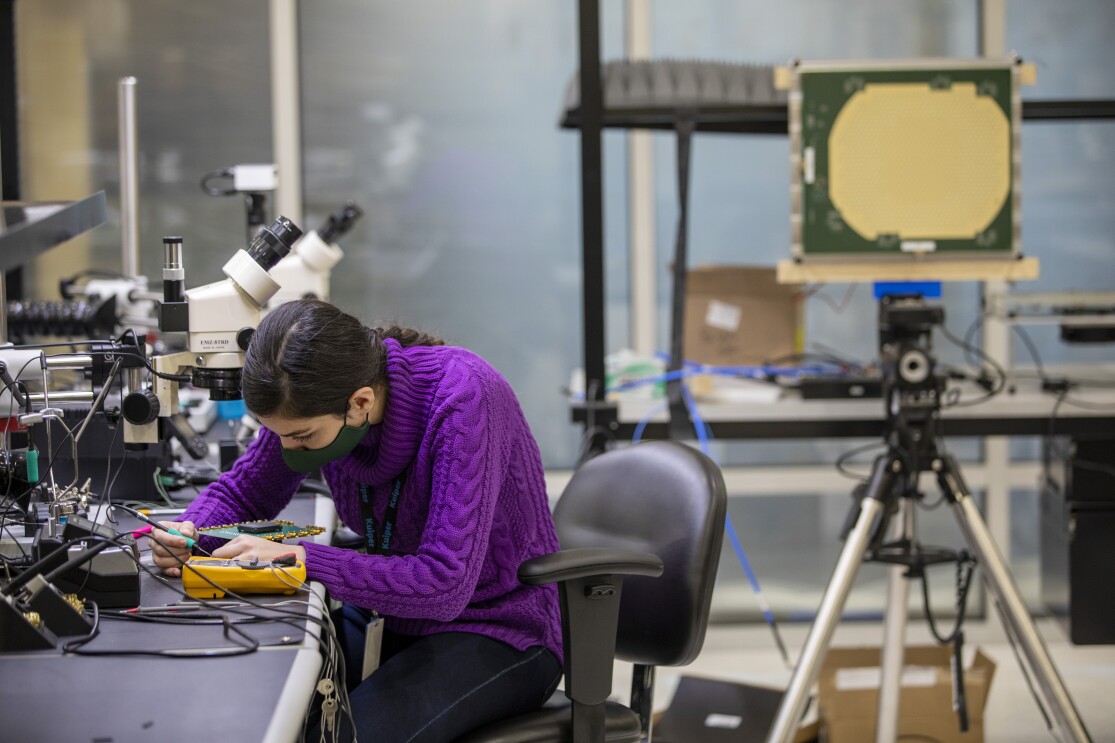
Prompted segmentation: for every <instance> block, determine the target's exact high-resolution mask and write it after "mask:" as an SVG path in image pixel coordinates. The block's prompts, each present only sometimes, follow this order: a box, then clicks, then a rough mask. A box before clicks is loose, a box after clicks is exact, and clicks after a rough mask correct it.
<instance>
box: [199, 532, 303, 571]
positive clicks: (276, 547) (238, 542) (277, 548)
mask: <svg viewBox="0 0 1115 743" xmlns="http://www.w3.org/2000/svg"><path fill="white" fill-rule="evenodd" d="M291 552H293V553H294V554H295V555H296V556H297V558H298V562H300V563H302V564H305V563H306V548H305V547H303V546H301V545H298V544H283V543H282V542H272V541H271V540H269V539H263V538H262V537H251V536H248V535H246V534H241V535H240V536H238V537H236V538H235V539H232V540H229V541H228V542H226V543H225V544H222V545H221V546H220V547H218V548H217V549H215V550H213V557H220V558H224V559H226V560H230V559H232V558H236V559H238V560H240V561H241V562H244V561H245V560H251V559H252V558H253V557H258V558H259V561H260V562H271V561H272V560H274V559H275V558H276V557H279V556H281V555H289V554H290V553H291Z"/></svg>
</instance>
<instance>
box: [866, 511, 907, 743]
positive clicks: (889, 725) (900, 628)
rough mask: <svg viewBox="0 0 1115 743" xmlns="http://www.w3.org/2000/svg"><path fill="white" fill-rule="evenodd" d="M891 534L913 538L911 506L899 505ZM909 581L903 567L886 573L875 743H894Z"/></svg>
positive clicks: (904, 648)
mask: <svg viewBox="0 0 1115 743" xmlns="http://www.w3.org/2000/svg"><path fill="white" fill-rule="evenodd" d="M898 507H899V511H898V518H897V519H896V520H895V522H894V523H895V529H894V534H895V537H896V539H897V540H899V541H904V540H907V539H913V537H914V505H913V503H911V502H910V501H909V500H907V499H905V498H903V499H902V500H901V501H900V502H899V506H898ZM909 597H910V581H909V579H908V578H907V577H906V566H905V565H892V566H891V567H890V568H889V569H888V572H887V608H886V614H885V621H884V624H883V657H882V678H881V679H880V681H879V709H878V710H877V712H876V715H877V716H876V718H875V719H876V724H875V741H876V743H891V742H892V741H895V740H898V707H899V701H900V699H901V696H902V664H903V661H904V660H905V659H906V622H907V616H908V601H909Z"/></svg>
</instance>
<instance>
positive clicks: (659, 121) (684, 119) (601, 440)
mask: <svg viewBox="0 0 1115 743" xmlns="http://www.w3.org/2000/svg"><path fill="white" fill-rule="evenodd" d="M578 42H579V43H578V49H579V58H580V70H579V71H578V74H577V78H576V79H577V82H578V86H579V95H577V96H576V97H575V99H571V98H570V97H568V96H567V105H566V108H565V110H564V111H563V113H562V117H561V122H560V125H561V127H562V128H564V129H576V130H579V132H580V136H581V216H582V223H581V230H582V232H581V238H582V273H583V284H584V288H583V341H584V365H585V391H586V392H585V400H584V402H583V403H575V404H574V405H573V409H572V417H573V420H574V421H575V422H578V423H580V424H582V425H584V427H585V436H586V439H587V441H586V446H585V447H584V450H585V451H586V452H587V453H588V455H590V456H591V455H592V454H595V453H599V452H600V451H603V449H604V448H605V446H606V444H607V441H608V439H609V438H610V437H613V436H628V435H630V433H631V432H632V430H633V426H632V425H630V424H621V423H620V421H619V420H618V411H617V407H616V406H615V405H614V404H612V403H609V402H607V400H606V398H605V388H604V380H605V366H604V357H605V353H606V349H607V343H606V338H605V327H606V325H605V319H606V318H605V305H604V255H605V254H604V250H605V246H604V190H603V167H602V154H603V148H602V142H603V137H602V134H603V130H604V129H649V130H665V131H674V132H677V133H678V150H679V152H678V154H679V166H680V167H679V173H678V179H679V191H680V195H681V219H680V220H679V222H680V223H679V226H678V242H677V250H676V252H675V256H674V270H673V281H674V286H673V311H672V315H673V318H672V319H673V325H674V328H673V332H672V335H673V336H674V337H673V338H672V342H671V345H672V348H671V357H672V359H671V367H673V366H674V365H675V364H677V363H678V362H679V361H680V359H679V358H677V357H679V356H680V354H681V347H680V342H681V341H680V333H681V327H682V323H681V319H682V318H681V312H682V307H683V305H684V296H685V274H686V265H685V229H686V224H685V212H686V203H685V200H686V184H687V181H688V152H689V138H690V136H691V135H692V134H694V133H697V132H717V133H726V134H775V135H785V134H787V129H788V125H789V113H788V109H787V106H786V104H785V103H784V102H762V101H759V102H754V101H753V102H748V103H746V104H742V105H735V106H732V105H717V106H715V107H710V108H686V107H679V106H664V107H658V108H655V107H653V106H646V107H630V106H624V107H621V108H609V107H608V106H606V105H605V94H604V88H605V81H604V76H603V75H602V69H603V67H604V66H603V65H602V63H601V59H600V3H599V0H579V4H578ZM1022 118H1023V120H1024V121H1032V122H1056V121H1062V122H1063V121H1083V120H1107V121H1110V120H1115V100H1103V99H1088V100H1083V99H1082V100H1028V101H1023V103H1022ZM668 389H669V387H668ZM669 397H670V423H669V424H667V425H662V424H651V425H649V426H648V427H647V429H646V431H645V435H646V436H649V437H662V436H669V435H673V434H676V433H679V432H680V431H682V430H683V429H686V428H687V426H688V425H689V422H688V417H687V415H686V414H685V411H684V407H683V406H681V405H680V402H679V400H678V399H676V398H677V391H676V387H675V389H673V390H671V391H670V393H669ZM750 425H751V424H749V423H746V422H740V423H739V424H732V423H728V422H721V423H720V424H719V425H716V426H714V427H715V428H719V429H720V430H719V432H718V433H717V435H719V436H727V437H728V438H733V437H736V436H744V437H754V436H753V435H752V436H749V431H751V430H752V429H751V428H750ZM689 430H691V429H689ZM768 433H774V434H776V432H774V431H771V432H768ZM1000 433H1001V431H1000ZM821 435H824V434H821ZM988 435H989V434H988ZM772 437H774V438H778V437H779V436H778V435H774V436H772Z"/></svg>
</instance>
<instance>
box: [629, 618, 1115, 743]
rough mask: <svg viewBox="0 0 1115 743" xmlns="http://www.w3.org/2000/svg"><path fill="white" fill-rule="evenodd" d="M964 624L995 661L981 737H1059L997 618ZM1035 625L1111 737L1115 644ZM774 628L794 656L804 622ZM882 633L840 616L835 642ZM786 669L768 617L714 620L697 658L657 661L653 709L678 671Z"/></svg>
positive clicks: (858, 641)
mask: <svg viewBox="0 0 1115 743" xmlns="http://www.w3.org/2000/svg"><path fill="white" fill-rule="evenodd" d="M965 626H966V637H967V638H968V647H969V649H971V648H974V647H978V648H979V649H980V650H981V651H982V652H983V653H984V654H985V655H987V656H988V657H990V658H991V659H992V660H993V661H995V663H996V669H995V675H994V678H993V681H992V684H991V691H990V694H989V697H988V702H987V708H986V710H985V712H984V729H985V741H987V743H1031V742H1033V743H1039V742H1040V743H1045V742H1046V741H1052V740H1056V738H1055V737H1054V736H1053V734H1052V733H1051V732H1050V731H1049V730H1048V729H1047V728H1046V725H1045V722H1044V720H1043V718H1042V715H1041V713H1040V711H1039V710H1038V707H1037V705H1036V703H1035V702H1034V700H1033V698H1032V697H1031V695H1030V692H1029V690H1028V688H1027V686H1026V682H1025V680H1024V678H1023V676H1022V673H1021V671H1020V669H1019V666H1018V663H1017V661H1016V660H1015V658H1014V655H1013V653H1012V651H1011V647H1010V645H1009V644H1008V643H1007V641H1006V637H1005V635H1004V633H1003V631H1002V629H1001V628H1000V626H999V625H998V623H997V622H986V621H978V622H977V621H969V622H968V623H967V624H966V625H965ZM1038 628H1039V630H1040V632H1041V633H1042V636H1043V637H1044V638H1045V642H1046V645H1047V647H1048V648H1049V651H1050V654H1051V655H1052V657H1053V662H1054V663H1055V665H1056V666H1057V669H1058V671H1059V673H1060V674H1061V677H1062V679H1063V680H1064V682H1065V685H1066V686H1067V687H1068V691H1069V694H1070V695H1071V696H1072V698H1073V702H1074V704H1075V705H1076V708H1077V710H1078V712H1079V714H1080V716H1081V718H1082V719H1083V721H1084V724H1085V726H1086V727H1087V729H1088V732H1089V733H1090V735H1091V738H1092V740H1093V741H1096V743H1099V742H1100V741H1115V704H1113V702H1112V692H1113V691H1115V646H1074V645H1072V644H1070V643H1069V642H1068V640H1067V638H1066V636H1065V633H1064V631H1063V628H1062V626H1061V625H1060V624H1058V623H1056V622H1055V621H1053V620H1038ZM779 629H780V631H781V634H782V637H783V639H784V641H785V643H786V645H787V648H788V650H789V652H790V656H791V659H796V658H797V654H798V652H799V651H800V648H801V646H802V644H803V642H804V640H805V637H806V634H807V632H808V629H809V626H808V625H807V624H793V625H788V626H781V627H780V628H779ZM881 638H882V625H881V624H880V623H878V622H855V623H844V624H842V625H841V626H840V627H839V628H838V629H837V631H836V636H835V638H834V640H833V642H832V647H836V646H856V645H862V646H874V647H878V646H879V645H880V643H881ZM930 643H931V639H930V635H929V632H928V630H927V629H926V627H925V624H924V622H916V621H913V622H911V624H910V625H909V627H908V632H907V644H908V645H913V644H930ZM790 673H791V671H790V670H789V669H787V668H786V666H785V664H784V663H783V661H782V659H781V656H780V654H779V653H778V651H777V649H776V647H775V644H774V641H773V639H772V635H771V632H770V629H769V627H767V626H766V625H746V626H740V625H713V626H711V627H710V628H709V631H708V634H707V635H706V639H705V645H704V648H703V650H702V652H701V655H700V656H699V657H698V658H697V660H696V661H694V662H693V663H692V664H691V665H689V666H687V667H685V668H663V669H659V671H658V681H657V684H658V686H657V689H656V693H655V710H656V711H662V710H664V709H666V708H667V707H669V705H670V701H671V697H672V695H673V691H674V689H675V688H676V686H677V683H678V680H679V679H680V677H681V676H682V675H683V674H684V675H691V676H697V677H703V678H712V679H719V680H726V681H738V682H744V683H748V684H756V685H763V686H770V687H774V688H785V686H786V684H787V683H788V681H789V678H790ZM630 679H631V669H630V666H629V665H627V664H623V663H620V664H618V665H617V668H616V674H615V685H614V688H615V689H616V696H617V697H618V698H619V699H621V700H623V701H626V700H627V695H628V689H629V686H630ZM694 743H700V742H699V741H694Z"/></svg>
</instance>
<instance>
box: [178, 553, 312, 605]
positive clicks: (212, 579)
mask: <svg viewBox="0 0 1115 743" xmlns="http://www.w3.org/2000/svg"><path fill="white" fill-rule="evenodd" d="M290 557H293V556H290ZM282 560H283V558H279V559H277V560H273V561H271V562H260V561H259V560H258V558H253V559H251V560H243V561H241V560H224V559H221V558H219V557H191V558H190V559H189V560H187V561H186V565H185V566H184V567H183V568H182V588H183V589H184V590H185V591H186V593H187V594H189V595H190V596H192V597H193V598H195V599H219V598H221V597H222V596H224V595H225V594H226V593H228V592H230V591H231V592H232V593H240V594H243V593H281V594H287V595H289V594H292V593H294V592H295V591H297V590H298V589H299V588H301V587H302V584H303V583H305V582H306V566H305V565H304V564H303V563H300V562H294V561H293V559H287V560H285V561H283V562H280V561H282ZM287 563H289V564H287ZM213 584H216V585H213Z"/></svg>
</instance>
